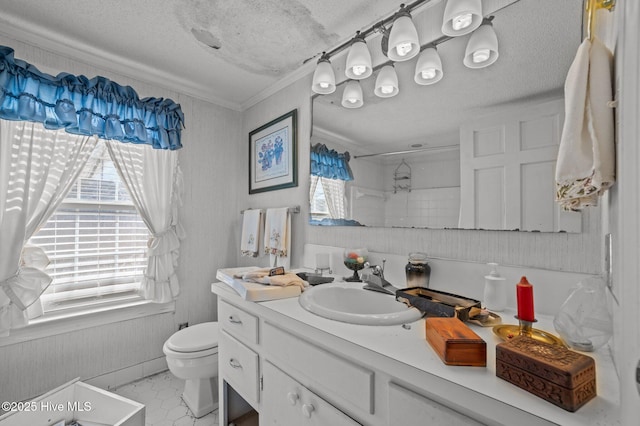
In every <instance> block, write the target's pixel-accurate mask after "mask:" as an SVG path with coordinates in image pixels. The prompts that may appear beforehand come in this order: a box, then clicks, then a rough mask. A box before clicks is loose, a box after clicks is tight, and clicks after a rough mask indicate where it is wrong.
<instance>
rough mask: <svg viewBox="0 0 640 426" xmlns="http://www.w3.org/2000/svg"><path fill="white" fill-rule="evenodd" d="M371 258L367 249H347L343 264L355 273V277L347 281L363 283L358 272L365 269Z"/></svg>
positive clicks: (346, 279)
mask: <svg viewBox="0 0 640 426" xmlns="http://www.w3.org/2000/svg"><path fill="white" fill-rule="evenodd" d="M368 258H369V251H368V250H367V249H366V248H359V249H349V248H348V249H345V250H344V256H343V262H344V266H346V267H347V269H350V270H352V271H353V275H352V276H351V277H349V278H345V281H350V282H359V281H362V280H361V279H360V276H359V275H358V271H359V270H361V269H363V268H364V264H365V262H366V261H367V260H368Z"/></svg>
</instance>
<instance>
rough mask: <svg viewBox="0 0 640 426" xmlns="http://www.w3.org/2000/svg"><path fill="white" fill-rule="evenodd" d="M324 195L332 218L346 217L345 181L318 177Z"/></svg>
mask: <svg viewBox="0 0 640 426" xmlns="http://www.w3.org/2000/svg"><path fill="white" fill-rule="evenodd" d="M320 183H321V184H322V190H323V191H324V197H325V200H326V201H327V207H328V208H329V215H331V218H332V219H346V215H347V201H346V195H345V181H343V180H340V179H327V178H324V177H321V178H320Z"/></svg>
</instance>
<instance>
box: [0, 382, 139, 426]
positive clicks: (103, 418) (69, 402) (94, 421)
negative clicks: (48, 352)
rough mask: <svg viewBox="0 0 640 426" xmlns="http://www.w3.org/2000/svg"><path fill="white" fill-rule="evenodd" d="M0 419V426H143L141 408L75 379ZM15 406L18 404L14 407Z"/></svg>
mask: <svg viewBox="0 0 640 426" xmlns="http://www.w3.org/2000/svg"><path fill="white" fill-rule="evenodd" d="M15 404H16V406H15V410H14V411H10V412H8V413H6V414H4V415H2V416H0V425H1V426H24V425H34V426H35V425H38V426H40V425H42V426H48V425H54V424H56V425H57V424H58V423H62V422H64V423H69V422H71V421H72V420H76V421H77V422H78V423H80V424H82V425H87V426H98V425H100V426H103V425H113V426H144V423H145V407H144V405H143V404H140V403H139V402H135V401H132V400H130V399H128V398H124V397H122V396H120V395H116V394H114V393H111V392H108V391H105V390H102V389H99V388H97V387H95V386H91V385H88V384H86V383H83V382H81V381H79V379H75V380H72V381H70V382H69V383H66V384H64V385H62V386H60V387H57V388H55V389H53V390H51V391H49V392H47V393H45V394H44V395H42V396H40V397H38V398H36V399H34V400H32V401H27V402H21V403H15ZM18 404H19V405H18Z"/></svg>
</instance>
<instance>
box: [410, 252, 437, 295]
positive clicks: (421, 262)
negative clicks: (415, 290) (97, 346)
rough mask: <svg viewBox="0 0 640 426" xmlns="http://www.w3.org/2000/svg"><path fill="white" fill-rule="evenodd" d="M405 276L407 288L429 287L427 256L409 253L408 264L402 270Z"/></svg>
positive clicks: (429, 268)
mask: <svg viewBox="0 0 640 426" xmlns="http://www.w3.org/2000/svg"><path fill="white" fill-rule="evenodd" d="M404 270H405V272H406V275H407V287H408V288H411V287H425V288H427V287H429V278H430V277H431V266H429V263H428V262H427V255H426V254H424V253H420V252H413V253H409V263H407V266H405V268H404Z"/></svg>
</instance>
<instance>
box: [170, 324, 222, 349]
mask: <svg viewBox="0 0 640 426" xmlns="http://www.w3.org/2000/svg"><path fill="white" fill-rule="evenodd" d="M217 346H218V323H217V322H203V323H201V324H196V325H192V326H191V327H187V328H183V329H182V330H180V331H178V332H176V333H174V334H173V336H171V337H169V340H167V347H168V348H169V349H171V350H173V351H176V352H198V351H204V350H207V349H211V348H214V347H217Z"/></svg>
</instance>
